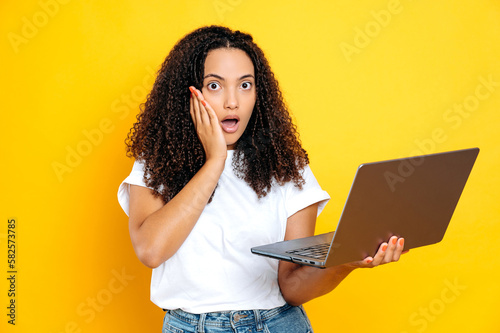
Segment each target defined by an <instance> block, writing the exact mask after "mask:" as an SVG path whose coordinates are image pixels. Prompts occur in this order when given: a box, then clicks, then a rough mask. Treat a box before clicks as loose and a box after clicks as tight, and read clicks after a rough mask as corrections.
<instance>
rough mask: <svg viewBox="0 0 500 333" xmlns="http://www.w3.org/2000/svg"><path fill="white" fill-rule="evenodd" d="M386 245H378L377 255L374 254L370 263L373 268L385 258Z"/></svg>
mask: <svg viewBox="0 0 500 333" xmlns="http://www.w3.org/2000/svg"><path fill="white" fill-rule="evenodd" d="M387 247H388V244H387V243H385V242H384V243H382V244H380V246H379V248H378V250H377V253H375V256H373V262H372V263H371V264H372V265H373V266H378V265H380V264H382V263H383V260H384V258H385V252H386V251H387Z"/></svg>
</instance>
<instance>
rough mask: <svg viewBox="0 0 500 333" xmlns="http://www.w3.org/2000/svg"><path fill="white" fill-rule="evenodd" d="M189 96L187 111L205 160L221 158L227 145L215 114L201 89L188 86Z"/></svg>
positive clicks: (224, 156)
mask: <svg viewBox="0 0 500 333" xmlns="http://www.w3.org/2000/svg"><path fill="white" fill-rule="evenodd" d="M189 90H190V91H191V98H190V100H189V112H190V113H191V118H192V119H193V123H194V127H195V129H196V134H197V135H198V138H199V139H200V141H201V144H202V145H203V149H204V150H205V155H206V160H207V161H208V160H211V159H221V160H225V159H226V157H227V145H226V139H225V138H224V134H223V133H222V128H221V126H220V124H219V119H218V118H217V114H216V113H215V111H214V110H213V109H212V107H211V106H210V104H208V103H207V102H206V101H205V99H204V98H203V95H202V93H201V91H199V90H198V89H196V88H194V87H192V86H191V87H189Z"/></svg>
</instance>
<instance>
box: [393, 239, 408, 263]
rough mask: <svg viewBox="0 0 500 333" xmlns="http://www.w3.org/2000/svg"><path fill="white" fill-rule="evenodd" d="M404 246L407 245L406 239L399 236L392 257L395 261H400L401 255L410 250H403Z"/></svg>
mask: <svg viewBox="0 0 500 333" xmlns="http://www.w3.org/2000/svg"><path fill="white" fill-rule="evenodd" d="M404 246H405V239H404V238H399V239H398V241H397V246H396V250H395V251H394V255H393V257H392V260H393V261H398V260H399V258H400V257H401V254H403V253H406V252H408V251H406V252H403V250H404Z"/></svg>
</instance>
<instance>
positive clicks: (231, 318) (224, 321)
mask: <svg viewBox="0 0 500 333" xmlns="http://www.w3.org/2000/svg"><path fill="white" fill-rule="evenodd" d="M291 307H292V306H291V305H288V304H285V305H283V306H281V307H277V308H274V309H269V310H260V309H259V310H235V311H222V312H208V313H201V314H196V313H189V312H186V311H183V310H181V309H175V310H167V312H168V313H169V314H170V315H172V316H174V317H176V318H177V319H179V320H182V321H184V322H186V323H189V324H191V325H196V326H198V331H199V332H204V329H203V327H205V326H212V327H237V326H243V325H248V324H253V323H255V325H256V326H257V329H262V328H263V324H262V322H263V321H265V320H268V319H271V318H272V317H274V316H277V315H279V314H280V313H282V312H284V311H287V310H288V309H290V308H291Z"/></svg>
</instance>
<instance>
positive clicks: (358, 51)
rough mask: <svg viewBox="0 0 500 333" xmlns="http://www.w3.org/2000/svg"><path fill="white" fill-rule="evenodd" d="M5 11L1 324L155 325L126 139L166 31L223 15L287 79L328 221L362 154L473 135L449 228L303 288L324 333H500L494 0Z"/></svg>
mask: <svg viewBox="0 0 500 333" xmlns="http://www.w3.org/2000/svg"><path fill="white" fill-rule="evenodd" d="M0 10H1V14H0V15H1V17H0V36H1V38H0V70H1V78H2V80H1V83H0V84H1V88H0V105H1V112H2V121H1V125H0V126H1V129H0V136H1V144H0V152H1V155H0V156H1V159H2V163H1V165H2V166H1V168H2V169H1V173H0V181H1V183H0V186H1V187H0V199H1V201H0V205H1V211H0V218H1V221H2V222H1V223H0V242H1V244H0V267H1V273H0V295H1V296H0V309H2V310H1V311H0V318H1V319H0V331H2V332H51V333H60V332H159V331H160V330H161V324H162V317H163V311H161V310H160V309H158V308H156V307H155V306H154V305H153V304H152V303H151V302H150V301H149V279H150V270H149V269H148V268H146V267H144V266H142V265H141V264H140V263H139V261H138V260H137V259H136V257H135V254H134V252H133V249H132V247H131V244H130V240H129V235H128V229H127V218H126V216H125V214H124V213H123V212H122V210H121V208H120V207H119V205H118V203H117V200H116V191H117V187H118V185H119V184H120V182H121V181H122V180H123V179H124V178H125V177H126V176H127V175H128V173H129V172H130V169H131V166H132V160H130V159H128V158H126V157H125V146H124V139H125V137H126V134H127V132H128V130H129V128H130V127H131V126H132V124H133V122H134V119H135V115H136V114H137V112H138V105H139V104H140V103H141V102H143V101H144V97H145V94H146V91H147V90H148V89H149V88H150V87H151V84H152V82H153V75H152V73H154V72H155V71H156V70H157V68H158V66H159V65H160V63H161V62H162V61H163V59H164V58H165V56H166V54H167V53H168V52H169V50H170V48H171V47H172V46H173V44H174V43H175V42H176V41H177V40H178V39H179V38H180V37H182V36H183V35H184V34H185V33H188V32H190V31H191V30H193V29H195V28H197V27H199V26H201V25H206V24H223V25H227V26H229V27H231V28H235V29H241V30H243V31H247V32H250V33H251V34H252V35H253V36H254V38H255V40H256V41H257V43H258V44H259V45H260V46H261V47H262V48H263V50H264V51H265V53H266V54H267V56H268V58H269V60H270V62H271V65H272V68H273V70H274V72H275V73H276V75H277V77H278V79H279V81H280V84H281V87H282V89H283V91H284V93H285V97H286V100H287V102H288V104H289V106H290V108H291V110H292V112H293V115H294V117H295V119H296V122H297V124H298V128H299V131H300V133H301V139H302V141H303V144H304V146H305V147H306V149H307V150H308V152H309V154H310V157H311V164H312V168H313V170H314V171H315V174H316V176H317V178H318V179H319V181H320V183H321V184H322V186H323V187H324V189H326V190H327V191H328V192H329V193H330V195H331V197H332V200H331V202H330V203H329V205H328V206H327V208H326V210H325V211H324V213H323V214H322V215H321V216H320V218H319V220H318V227H317V231H318V232H323V231H329V230H331V229H333V228H334V227H335V225H336V223H337V221H338V218H339V216H340V212H341V209H342V207H343V204H344V201H345V199H346V197H347V193H348V190H349V187H350V184H351V182H352V179H353V177H354V173H355V170H356V167H357V166H358V165H359V164H360V163H363V162H372V161H376V160H382V159H391V158H397V157H403V156H406V155H411V154H415V153H418V152H419V151H423V150H427V151H423V152H440V151H446V150H453V149H461V148H468V147H476V146H477V147H480V148H481V152H480V154H479V157H478V160H477V163H476V165H475V167H474V169H473V172H472V175H471V177H470V178H469V181H468V183H467V186H466V188H465V191H464V193H463V195H462V198H461V200H460V202H459V205H458V207H457V209H456V211H455V214H454V217H453V219H452V221H451V224H450V227H449V229H448V232H447V234H446V236H445V238H444V240H443V241H442V242H441V243H439V244H437V245H433V246H429V247H425V248H421V249H415V250H413V251H410V253H409V254H407V255H405V256H404V258H403V259H402V260H401V261H400V262H399V263H397V264H393V265H389V266H385V267H379V268H376V269H372V270H363V271H356V272H354V273H353V274H352V275H351V276H349V277H348V278H347V279H346V280H345V281H344V282H343V283H342V284H341V285H340V286H339V287H338V288H337V289H336V290H335V291H333V292H332V293H330V294H328V295H326V296H324V297H321V298H319V299H316V300H314V301H311V302H309V303H308V304H306V310H307V312H308V313H309V316H310V318H311V320H312V323H313V327H314V328H315V330H316V332H397V333H403V332H407V333H412V332H500V323H499V321H498V313H499V309H500V287H499V281H500V260H499V256H500V255H499V253H500V246H499V243H500V242H499V241H498V240H499V236H500V224H499V223H498V222H499V221H498V219H499V216H500V214H499V213H500V208H499V207H500V205H499V201H500V194H499V190H498V189H499V187H500V178H499V171H498V166H499V163H500V137H499V134H498V129H499V125H500V122H499V120H500V115H499V114H500V113H499V112H498V111H499V107H500V66H499V61H500V3H499V2H498V1H493V0H469V1H456V0H447V1H432V0H418V1H417V0H414V1H411V0H400V1H396V0H376V1H374V0H370V1H368V0H358V1H350V0H344V1H328V2H327V1H251V0H212V1H193V0H191V1H166V0H161V1H130V0H124V1H114V2H108V1H95V0H92V1H90V0H89V1H83V0H73V1H70V0H64V1H62V0H60V1H57V2H56V0H41V1H33V0H30V1H13V0H8V1H7V0H4V1H2V3H1V4H0ZM484 81H490V83H489V84H488V85H485V84H484V83H483V82H484ZM488 89H489V90H488ZM479 97H480V98H479ZM464 103H465V104H466V106H467V108H468V109H467V110H469V111H466V112H462V114H460V113H457V112H456V111H454V110H455V109H454V107H457V106H456V105H458V107H460V105H462V108H463V110H466V109H465V108H464V107H463V105H464ZM467 103H468V104H467ZM435 133H438V135H437V134H435ZM75 151H76V152H77V153H78V152H80V153H81V154H79V158H78V157H76V156H75V153H74V152H75ZM72 152H73V153H72ZM62 165H65V166H66V167H65V168H63V167H61V166H62ZM55 166H57V167H58V168H59V169H58V170H59V171H58V172H56V171H55V169H54V167H55ZM9 218H16V223H17V229H16V235H17V238H16V241H17V267H16V268H17V269H18V274H17V286H16V289H17V298H16V304H17V308H16V311H17V318H16V325H15V326H12V325H8V324H7V320H8V319H9V318H8V317H7V315H6V314H7V311H8V310H7V309H6V307H7V305H8V302H9V298H8V297H7V290H8V284H7V280H6V277H7V273H6V271H7V251H6V234H7V220H8V219H9ZM117 276H118V277H120V278H118V277H117Z"/></svg>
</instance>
